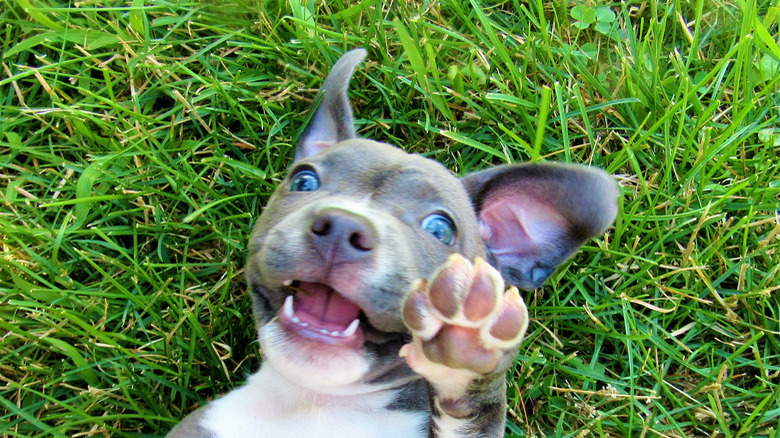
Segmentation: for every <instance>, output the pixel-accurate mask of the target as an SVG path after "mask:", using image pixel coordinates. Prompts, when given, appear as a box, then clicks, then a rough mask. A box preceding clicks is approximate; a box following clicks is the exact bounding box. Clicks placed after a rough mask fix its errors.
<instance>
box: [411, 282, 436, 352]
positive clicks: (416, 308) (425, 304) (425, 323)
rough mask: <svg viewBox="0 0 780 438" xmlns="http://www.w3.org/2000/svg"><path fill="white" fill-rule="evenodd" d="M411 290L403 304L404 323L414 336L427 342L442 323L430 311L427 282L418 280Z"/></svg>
mask: <svg viewBox="0 0 780 438" xmlns="http://www.w3.org/2000/svg"><path fill="white" fill-rule="evenodd" d="M412 288H413V289H412V292H411V293H410V294H409V295H408V296H407V297H406V301H405V302H404V308H403V318H404V323H405V324H406V326H407V327H409V329H410V330H412V332H413V333H414V334H415V335H416V336H418V337H419V338H421V339H423V340H426V341H427V340H429V339H431V338H432V337H433V336H434V335H436V333H437V332H438V331H439V329H440V328H441V326H442V321H441V319H440V318H437V317H435V316H434V315H433V314H432V313H431V311H430V309H431V307H432V306H431V304H430V301H429V300H428V294H427V291H428V281H426V280H418V281H417V282H415V283H414V285H412Z"/></svg>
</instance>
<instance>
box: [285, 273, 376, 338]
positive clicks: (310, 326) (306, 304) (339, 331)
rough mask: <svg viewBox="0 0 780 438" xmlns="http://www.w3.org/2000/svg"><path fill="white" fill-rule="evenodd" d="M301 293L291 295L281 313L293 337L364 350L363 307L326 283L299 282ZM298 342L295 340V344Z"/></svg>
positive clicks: (286, 328)
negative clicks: (361, 318)
mask: <svg viewBox="0 0 780 438" xmlns="http://www.w3.org/2000/svg"><path fill="white" fill-rule="evenodd" d="M298 290H299V292H298V293H297V294H296V295H295V296H294V297H293V296H292V295H289V296H287V298H286V299H285V301H284V306H283V307H282V309H281V310H279V312H278V313H277V316H278V322H279V324H280V325H281V326H282V327H283V328H284V329H285V330H286V331H288V332H290V336H291V337H293V338H294V337H295V335H297V336H300V337H301V338H304V339H305V340H309V341H313V342H319V343H323V344H327V345H332V346H334V347H343V348H351V349H355V350H357V349H360V348H362V346H363V343H364V341H365V336H364V333H363V328H362V327H361V324H360V319H359V316H360V308H359V307H358V306H356V305H355V304H354V303H352V302H351V301H349V300H348V299H346V298H344V297H343V296H341V295H340V294H339V293H338V292H336V291H335V290H333V289H332V288H330V287H329V286H327V285H325V284H322V283H309V282H298ZM293 342H295V341H293Z"/></svg>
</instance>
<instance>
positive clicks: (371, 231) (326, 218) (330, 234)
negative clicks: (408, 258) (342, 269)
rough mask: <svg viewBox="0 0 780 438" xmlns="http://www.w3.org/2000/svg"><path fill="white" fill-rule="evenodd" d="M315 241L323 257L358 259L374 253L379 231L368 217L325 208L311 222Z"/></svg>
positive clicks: (341, 259) (340, 259)
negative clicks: (377, 231)
mask: <svg viewBox="0 0 780 438" xmlns="http://www.w3.org/2000/svg"><path fill="white" fill-rule="evenodd" d="M311 241H312V245H313V246H314V248H315V249H316V250H317V252H318V253H319V254H320V256H322V257H323V258H326V259H328V260H330V261H331V262H333V263H344V262H355V261H359V260H362V259H364V258H366V257H368V256H370V255H371V253H372V251H373V250H374V248H375V247H376V244H377V233H376V229H375V228H374V226H373V224H371V222H370V221H369V220H368V218H365V217H363V216H360V215H357V214H353V213H350V212H348V211H344V210H340V209H323V210H321V211H319V212H317V214H316V215H315V217H314V218H313V220H312V222H311Z"/></svg>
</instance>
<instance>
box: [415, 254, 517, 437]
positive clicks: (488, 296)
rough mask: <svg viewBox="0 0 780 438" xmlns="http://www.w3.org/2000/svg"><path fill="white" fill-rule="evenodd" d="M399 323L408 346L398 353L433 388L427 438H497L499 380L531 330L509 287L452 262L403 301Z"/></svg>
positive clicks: (480, 265) (490, 273) (502, 407)
mask: <svg viewBox="0 0 780 438" xmlns="http://www.w3.org/2000/svg"><path fill="white" fill-rule="evenodd" d="M403 315H404V322H405V323H406V325H407V326H408V327H409V329H410V330H411V331H412V335H413V342H412V343H410V344H407V345H405V346H404V347H403V348H402V349H401V355H402V356H404V357H405V358H406V361H407V363H408V364H409V366H410V367H411V368H412V369H413V370H414V371H415V372H417V373H418V374H420V375H421V376H422V377H423V378H425V380H427V382H428V383H429V385H430V389H431V392H432V397H431V399H432V406H431V409H432V414H433V415H432V416H433V424H432V431H431V436H432V437H437V438H444V437H446V438H456V437H501V436H503V433H504V423H505V416H506V390H505V387H504V373H505V372H506V370H507V369H508V367H509V366H510V365H511V364H512V363H513V361H514V357H515V355H516V353H517V348H518V346H519V344H520V341H521V340H522V338H523V335H524V334H525V331H526V329H527V328H528V311H527V309H526V307H525V303H523V299H522V298H520V295H519V294H518V292H517V289H515V288H514V287H512V288H510V289H509V290H508V291H507V292H504V281H503V279H502V278H501V275H500V274H499V273H498V271H496V270H495V269H494V268H493V267H492V266H490V265H489V264H488V263H487V262H485V261H484V260H482V259H477V260H475V262H474V263H473V264H472V263H470V262H469V261H468V260H466V259H464V258H463V257H462V256H460V255H459V254H455V255H453V256H451V257H450V258H449V259H448V260H447V262H446V263H445V264H444V265H443V266H442V267H441V268H440V269H439V270H438V271H437V272H436V273H434V275H433V276H432V277H431V278H430V279H429V280H420V281H419V282H418V283H417V284H416V287H415V289H414V290H413V291H412V292H411V293H410V294H409V295H408V296H407V298H406V301H405V303H404V308H403Z"/></svg>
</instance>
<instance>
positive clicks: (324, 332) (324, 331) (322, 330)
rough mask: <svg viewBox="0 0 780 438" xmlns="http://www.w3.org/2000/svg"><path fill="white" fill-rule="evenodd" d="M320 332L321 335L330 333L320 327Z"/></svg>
mask: <svg viewBox="0 0 780 438" xmlns="http://www.w3.org/2000/svg"><path fill="white" fill-rule="evenodd" d="M320 333H322V334H323V335H329V334H330V332H329V331H327V330H325V329H320Z"/></svg>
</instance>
